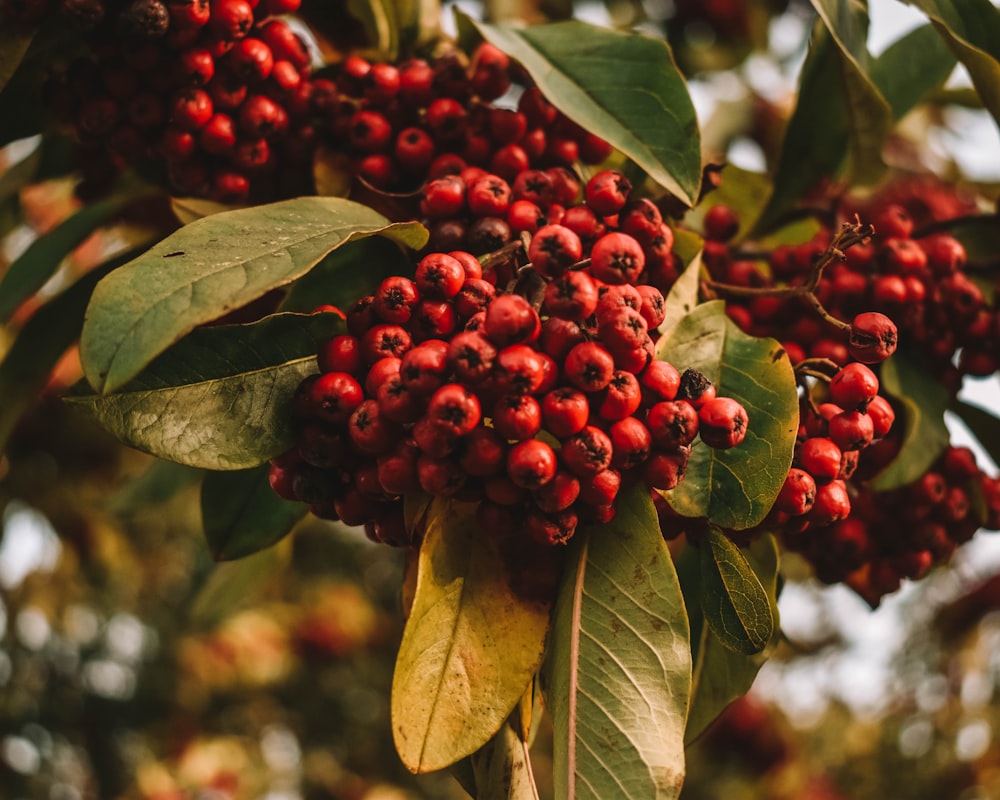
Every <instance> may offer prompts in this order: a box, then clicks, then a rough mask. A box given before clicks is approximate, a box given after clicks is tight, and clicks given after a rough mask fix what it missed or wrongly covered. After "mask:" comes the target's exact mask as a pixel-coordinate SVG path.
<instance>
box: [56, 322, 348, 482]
mask: <svg viewBox="0 0 1000 800" xmlns="http://www.w3.org/2000/svg"><path fill="white" fill-rule="evenodd" d="M342 324H343V322H342V320H341V319H340V318H339V317H338V316H337V315H335V314H316V315H311V316H310V315H301V314H276V315H274V316H271V317H266V318H265V319H263V320H260V321H259V322H256V323H253V324H251V325H221V326H217V327H209V328H199V329H198V330H197V331H194V332H193V333H191V334H190V335H189V336H187V337H185V338H184V339H182V340H181V341H180V342H178V343H177V344H176V345H175V346H174V347H172V348H170V349H169V350H168V351H167V352H166V353H164V354H163V355H161V356H159V357H158V358H156V359H155V360H154V361H153V363H152V364H150V365H149V367H148V368H147V369H146V370H144V371H143V372H142V374H140V375H139V376H138V377H136V378H135V379H134V380H132V381H131V382H129V383H128V384H126V385H125V386H124V387H123V388H122V390H121V391H120V392H117V393H115V394H111V395H98V394H83V395H78V396H74V397H71V398H68V399H69V400H70V401H71V402H72V403H73V404H74V405H76V406H77V407H79V408H80V409H81V410H84V411H87V412H88V413H90V414H92V415H93V416H94V417H95V418H96V419H97V421H98V422H100V423H101V424H102V425H103V426H104V427H105V428H107V429H108V430H109V431H111V432H112V433H113V434H115V435H116V436H117V437H118V438H120V439H121V440H122V441H124V442H125V443H127V444H129V445H131V446H132V447H135V448H137V449H139V450H144V451H146V452H148V453H152V454H153V455H156V456H159V457H160V458H166V459H169V460H171V461H178V462H180V463H182V464H187V465H188V466H192V467H202V468H204V469H212V470H236V469H248V468H250V467H255V466H257V465H258V464H261V463H262V462H264V461H266V460H267V459H268V458H271V457H272V456H274V455H277V454H278V453H280V452H282V451H283V450H285V449H286V448H287V447H288V445H289V444H291V442H292V441H293V439H294V432H293V430H292V421H293V417H292V408H291V401H292V395H293V394H294V392H295V389H296V388H297V387H298V385H299V384H300V383H301V382H302V380H303V378H305V377H306V376H307V375H310V374H312V373H314V372H316V357H315V356H316V349H317V342H318V341H319V340H321V339H323V338H326V337H329V336H331V335H333V334H335V333H336V332H338V331H340V330H341V329H342Z"/></svg>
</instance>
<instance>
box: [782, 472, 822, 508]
mask: <svg viewBox="0 0 1000 800" xmlns="http://www.w3.org/2000/svg"><path fill="white" fill-rule="evenodd" d="M815 502H816V482H815V481H814V480H813V477H812V475H810V474H809V473H808V472H806V471H805V470H802V469H797V468H795V467H792V468H791V469H790V470H788V477H786V478H785V483H784V484H783V485H782V487H781V491H780V492H779V493H778V497H777V499H776V500H775V502H774V507H775V509H777V510H778V511H781V512H783V513H785V514H790V515H792V516H793V517H798V516H801V515H802V514H805V513H806V512H808V511H809V509H811V508H812V507H813V503H815Z"/></svg>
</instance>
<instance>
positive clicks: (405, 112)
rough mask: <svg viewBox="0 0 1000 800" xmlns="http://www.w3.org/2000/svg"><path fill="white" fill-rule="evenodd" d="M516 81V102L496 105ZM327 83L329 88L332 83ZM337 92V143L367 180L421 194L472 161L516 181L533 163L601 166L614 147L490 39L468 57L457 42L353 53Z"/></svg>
mask: <svg viewBox="0 0 1000 800" xmlns="http://www.w3.org/2000/svg"><path fill="white" fill-rule="evenodd" d="M515 83H516V84H517V85H516V89H517V91H518V92H520V97H519V100H518V103H517V108H509V107H505V106H499V105H492V103H493V101H495V100H497V99H498V98H500V97H502V96H503V95H505V94H507V93H508V92H509V91H510V90H511V88H512V86H513V85H514V84H515ZM322 85H323V90H324V92H325V93H328V94H330V93H331V92H330V88H331V86H332V82H330V81H326V80H324V81H323V82H322ZM336 90H337V104H336V106H335V107H331V109H330V110H331V112H332V115H331V117H330V120H329V122H330V124H329V131H330V136H331V145H332V146H333V147H334V148H335V149H336V150H338V151H339V152H345V153H349V154H350V155H351V156H352V158H353V159H354V161H355V163H356V169H357V172H358V174H359V175H360V176H361V178H362V179H363V180H364V181H366V182H367V183H368V184H370V185H371V186H372V187H374V188H376V189H380V190H385V191H392V192H399V193H405V192H414V191H416V190H420V189H421V187H422V186H423V184H424V183H425V182H426V181H427V180H433V179H435V178H441V177H443V176H445V175H457V174H460V173H462V171H463V170H464V169H466V168H467V167H479V168H481V169H485V170H489V171H490V172H491V173H493V174H495V175H498V176H500V177H501V178H503V179H505V180H507V181H508V182H513V181H514V180H515V178H517V177H518V176H519V175H520V174H521V173H523V172H524V171H526V170H528V169H531V168H536V169H537V168H547V167H553V166H571V165H573V164H574V163H576V162H578V161H582V162H583V163H585V164H599V163H600V162H602V161H604V160H605V159H606V158H607V157H608V156H609V155H610V154H611V147H610V145H608V143H607V142H605V141H604V140H603V139H601V138H600V137H598V136H596V135H594V134H592V133H588V132H587V131H585V130H584V129H583V128H581V127H579V126H578V125H576V124H575V123H574V122H572V121H571V120H569V119H568V118H567V117H565V116H564V115H563V114H561V113H560V112H559V111H558V110H557V109H556V108H555V107H554V106H552V105H551V104H550V103H549V102H548V101H547V100H546V99H545V98H544V97H543V96H542V93H541V92H540V91H539V90H538V88H537V87H535V86H531V85H530V79H529V78H528V77H527V75H525V74H523V73H522V72H521V71H520V69H519V68H518V67H517V65H516V64H515V63H513V62H511V60H510V58H509V57H508V56H507V55H506V54H505V53H503V52H502V51H501V50H499V49H497V48H496V47H494V46H493V45H491V44H488V43H483V44H481V45H479V47H477V48H476V50H475V51H474V52H473V53H472V55H471V57H469V56H466V55H465V54H464V53H462V52H461V51H459V50H454V49H453V50H450V51H448V52H444V53H442V54H440V55H439V56H438V57H437V58H436V59H434V60H433V61H427V60H425V59H422V58H413V59H409V60H407V61H404V62H403V63H401V64H399V65H398V66H397V65H394V64H386V63H375V64H372V63H370V62H368V61H367V60H365V59H363V58H361V57H359V56H351V57H349V58H347V59H346V60H345V61H344V63H343V64H342V65H341V68H340V70H339V72H338V73H337V76H336ZM466 182H467V183H470V181H469V180H468V178H466ZM434 216H442V215H440V214H437V215H434Z"/></svg>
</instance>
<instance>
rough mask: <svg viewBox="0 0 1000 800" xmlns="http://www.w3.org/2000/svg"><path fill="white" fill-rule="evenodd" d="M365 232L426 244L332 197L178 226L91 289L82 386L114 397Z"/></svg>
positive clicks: (418, 234) (413, 231)
mask: <svg viewBox="0 0 1000 800" xmlns="http://www.w3.org/2000/svg"><path fill="white" fill-rule="evenodd" d="M373 234H379V235H382V236H387V237H389V238H391V239H393V240H395V241H398V242H399V243H400V244H405V245H407V246H410V247H414V248H419V247H422V246H423V245H424V244H425V243H426V241H427V231H426V230H425V229H424V228H423V227H422V226H421V225H419V224H417V223H400V224H391V223H389V222H388V220H386V219H385V218H384V217H382V216H381V215H380V214H378V213H376V212H374V211H372V210H371V209H370V208H368V207H367V206H363V205H360V204H359V203H353V202H351V201H350V200H344V199H342V198H334V197H301V198H298V199H295V200H285V201H282V202H279V203H271V204H270V205H263V206H255V207H253V208H246V209H240V210H237V211H228V212H223V213H219V214H213V215H212V216H210V217H205V218H203V219H199V220H196V221H195V222H192V223H191V224H190V225H185V226H184V227H183V228H181V229H180V230H179V231H177V232H176V233H174V234H173V235H171V236H168V237H167V238H166V239H164V240H163V241H162V242H160V243H159V244H157V245H156V246H155V247H153V248H151V249H150V250H149V251H147V252H146V253H145V254H143V255H142V256H141V257H140V258H138V259H136V260H135V261H133V262H132V263H130V264H127V265H125V266H124V267H122V268H121V269H119V270H116V271H115V272H114V274H112V275H110V276H109V277H108V278H106V279H105V280H103V281H101V283H100V284H99V285H98V287H97V289H96V291H95V292H94V297H93V299H92V300H91V304H90V308H89V309H88V310H87V320H86V322H85V324H84V327H83V336H82V338H81V342H80V350H81V358H82V361H83V368H84V373H85V374H86V376H87V380H88V381H89V382H90V385H91V386H93V387H94V388H95V389H96V390H97V391H99V392H101V393H107V392H113V391H115V390H116V389H118V388H120V387H121V386H122V385H124V384H125V383H126V382H127V381H129V380H131V379H132V378H134V377H135V376H136V375H138V374H139V372H140V371H141V370H142V369H143V367H145V366H146V365H147V364H149V362H150V361H152V360H153V359H154V358H155V357H156V356H158V355H159V354H160V353H162V352H163V351H164V350H166V349H167V348H168V347H169V346H170V345H172V344H173V343H174V342H176V341H178V340H179V339H181V338H182V337H183V336H184V335H186V334H187V333H190V332H191V331H192V330H194V329H195V328H196V327H197V326H198V325H201V324H203V323H206V322H210V321H212V320H214V319H218V318H219V317H221V316H223V315H224V314H226V313H227V312H229V311H232V310H233V309H236V308H240V307H241V306H244V305H246V304H247V303H249V302H251V301H252V300H256V299H257V298H258V297H261V296H263V295H264V294H266V293H267V292H268V291H270V290H272V289H275V288H277V287H280V286H284V285H286V284H288V283H291V282H292V281H294V280H296V279H297V278H300V277H301V276H302V275H305V274H306V273H307V272H309V270H310V269H312V268H313V267H314V266H315V265H316V264H317V263H318V262H319V261H320V260H321V259H322V258H324V257H325V256H326V255H327V254H328V253H330V252H332V251H333V250H336V249H337V248H338V247H341V246H343V245H345V244H347V243H348V242H351V241H354V240H355V239H359V238H364V237H366V236H371V235H373Z"/></svg>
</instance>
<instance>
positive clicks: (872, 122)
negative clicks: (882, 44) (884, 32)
mask: <svg viewBox="0 0 1000 800" xmlns="http://www.w3.org/2000/svg"><path fill="white" fill-rule="evenodd" d="M812 4H813V7H814V8H815V9H816V11H817V12H818V13H819V16H820V19H821V20H822V21H823V24H824V25H825V26H826V28H827V30H828V31H829V32H830V34H831V36H832V37H833V41H834V43H835V44H836V46H837V53H838V55H839V56H840V71H841V77H842V81H843V90H844V92H845V94H846V96H847V110H848V113H849V115H850V116H849V124H850V138H849V139H848V147H849V149H850V153H851V176H852V178H853V181H854V182H860V183H861V184H862V185H869V184H872V183H874V182H875V181H876V180H878V178H879V177H880V176H881V175H882V173H883V172H884V171H885V162H883V161H882V144H883V143H884V142H885V137H886V135H887V134H888V133H889V128H890V126H891V123H892V109H891V108H890V107H889V103H888V102H887V101H886V99H885V98H884V97H883V96H882V93H881V92H880V91H879V89H878V87H877V86H876V85H875V83H874V82H873V81H872V78H871V76H870V74H869V70H870V69H871V55H870V54H869V53H868V46H867V41H868V8H867V7H866V6H865V5H864V4H862V3H844V2H841V1H840V0H812Z"/></svg>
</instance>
